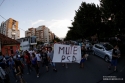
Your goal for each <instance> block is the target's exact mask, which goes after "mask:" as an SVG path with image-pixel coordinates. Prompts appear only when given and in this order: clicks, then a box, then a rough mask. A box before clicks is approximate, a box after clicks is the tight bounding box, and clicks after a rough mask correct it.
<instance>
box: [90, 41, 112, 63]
mask: <svg viewBox="0 0 125 83" xmlns="http://www.w3.org/2000/svg"><path fill="white" fill-rule="evenodd" d="M92 50H93V54H94V55H97V56H99V57H101V58H103V59H104V60H105V61H106V62H109V61H111V60H112V51H113V46H112V45H111V44H109V43H99V44H94V45H93V48H92Z"/></svg>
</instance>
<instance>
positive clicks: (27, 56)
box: [24, 51, 32, 74]
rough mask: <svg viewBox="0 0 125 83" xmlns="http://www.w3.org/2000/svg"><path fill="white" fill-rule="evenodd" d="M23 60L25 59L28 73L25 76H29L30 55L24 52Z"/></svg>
mask: <svg viewBox="0 0 125 83" xmlns="http://www.w3.org/2000/svg"><path fill="white" fill-rule="evenodd" d="M24 55H25V56H24V58H25V61H26V65H27V69H28V73H27V74H30V72H31V70H32V68H31V58H30V54H29V53H28V51H26V52H25V53H24Z"/></svg>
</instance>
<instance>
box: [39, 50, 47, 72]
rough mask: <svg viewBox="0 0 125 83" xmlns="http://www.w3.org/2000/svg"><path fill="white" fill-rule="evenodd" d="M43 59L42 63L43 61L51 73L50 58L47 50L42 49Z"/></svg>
mask: <svg viewBox="0 0 125 83" xmlns="http://www.w3.org/2000/svg"><path fill="white" fill-rule="evenodd" d="M41 57H42V61H43V66H44V65H45V66H46V71H47V72H48V71H49V69H48V64H49V57H48V56H47V53H46V49H45V48H43V49H42V52H41Z"/></svg>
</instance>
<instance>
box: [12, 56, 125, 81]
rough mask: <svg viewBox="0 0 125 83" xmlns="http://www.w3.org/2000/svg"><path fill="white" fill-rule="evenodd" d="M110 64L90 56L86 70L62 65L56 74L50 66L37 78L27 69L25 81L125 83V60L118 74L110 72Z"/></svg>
mask: <svg viewBox="0 0 125 83" xmlns="http://www.w3.org/2000/svg"><path fill="white" fill-rule="evenodd" d="M108 65H109V63H107V62H105V61H104V60H103V59H101V58H100V57H97V56H94V55H90V56H89V58H88V60H87V61H86V62H85V64H84V68H82V69H81V68H79V64H77V63H69V64H68V68H65V67H62V64H60V63H58V64H56V66H57V69H58V71H57V72H54V71H53V70H52V67H51V66H50V69H49V72H46V70H45V67H41V68H40V77H39V78H37V77H36V73H35V71H33V72H32V73H31V74H29V75H28V74H26V73H27V68H26V67H25V72H24V75H23V76H24V79H25V80H26V82H27V83H125V58H124V57H123V58H122V59H121V60H120V61H119V62H118V72H113V68H112V69H111V70H108V68H107V67H108ZM10 76H11V83H15V79H14V78H13V76H12V74H10ZM103 76H116V77H117V78H123V80H122V81H121V80H110V81H109V80H103Z"/></svg>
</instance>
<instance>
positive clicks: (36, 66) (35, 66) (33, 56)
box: [31, 53, 39, 78]
mask: <svg viewBox="0 0 125 83" xmlns="http://www.w3.org/2000/svg"><path fill="white" fill-rule="evenodd" d="M31 63H32V66H33V67H34V68H35V70H36V73H37V78H38V77H39V67H38V63H37V58H36V56H35V54H34V53H32V60H31Z"/></svg>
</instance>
